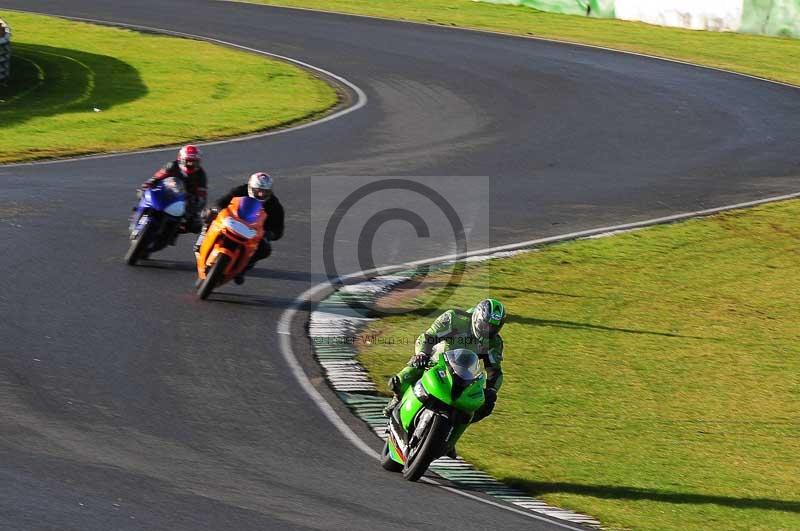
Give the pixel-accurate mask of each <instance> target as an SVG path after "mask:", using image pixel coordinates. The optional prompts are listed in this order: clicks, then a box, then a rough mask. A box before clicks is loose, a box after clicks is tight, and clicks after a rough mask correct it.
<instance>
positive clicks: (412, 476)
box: [403, 415, 450, 481]
mask: <svg viewBox="0 0 800 531" xmlns="http://www.w3.org/2000/svg"><path fill="white" fill-rule="evenodd" d="M449 431H450V422H449V421H448V420H447V419H446V418H445V417H443V416H441V415H435V416H434V417H433V420H432V421H431V424H430V427H429V428H428V432H427V433H426V434H425V437H424V438H423V440H422V446H421V447H420V449H419V450H418V451H416V452H413V451H411V450H409V452H408V453H409V454H410V455H409V457H408V460H407V461H406V464H405V466H404V467H403V478H404V479H407V480H408V481H417V480H418V479H419V478H421V477H422V475H423V474H425V471H426V470H428V467H429V466H430V464H431V463H432V462H433V461H434V460H435V459H438V458H439V457H442V456H443V455H444V452H445V450H446V443H447V433H448V432H449Z"/></svg>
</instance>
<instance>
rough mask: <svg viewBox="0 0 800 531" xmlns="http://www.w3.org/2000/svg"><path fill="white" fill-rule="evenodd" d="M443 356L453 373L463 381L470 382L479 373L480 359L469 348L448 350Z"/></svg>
mask: <svg viewBox="0 0 800 531" xmlns="http://www.w3.org/2000/svg"><path fill="white" fill-rule="evenodd" d="M444 356H445V359H446V360H447V363H448V364H449V365H450V368H451V369H452V370H453V373H454V374H455V375H456V376H458V377H459V378H461V380H463V381H464V382H471V381H473V380H475V379H477V378H478V377H479V376H480V375H481V365H480V360H479V359H478V355H477V354H475V353H474V352H472V351H471V350H467V349H465V348H460V349H456V350H449V351H447V352H445V353H444Z"/></svg>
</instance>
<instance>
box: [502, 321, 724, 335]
mask: <svg viewBox="0 0 800 531" xmlns="http://www.w3.org/2000/svg"><path fill="white" fill-rule="evenodd" d="M507 322H508V323H517V324H524V325H528V326H552V327H557V328H567V329H572V330H595V331H599V332H620V333H624V334H642V335H650V336H661V337H679V338H682V339H706V340H708V339H712V340H713V339H714V338H713V337H701V336H685V335H682V334H675V333H672V332H658V331H656V330H639V329H636V328H619V327H614V326H603V325H596V324H591V323H580V322H577V321H562V320H559V319H539V318H536V317H521V316H519V315H509V316H508V321H507Z"/></svg>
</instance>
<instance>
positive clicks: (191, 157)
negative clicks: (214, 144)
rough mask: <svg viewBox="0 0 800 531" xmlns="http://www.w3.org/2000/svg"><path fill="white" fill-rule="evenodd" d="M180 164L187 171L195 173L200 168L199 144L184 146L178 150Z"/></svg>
mask: <svg viewBox="0 0 800 531" xmlns="http://www.w3.org/2000/svg"><path fill="white" fill-rule="evenodd" d="M178 165H179V166H180V167H181V169H182V170H183V171H184V172H186V173H194V172H196V171H197V170H199V169H200V150H199V149H198V148H197V146H193V145H188V146H183V147H182V148H181V150H180V151H179V152H178Z"/></svg>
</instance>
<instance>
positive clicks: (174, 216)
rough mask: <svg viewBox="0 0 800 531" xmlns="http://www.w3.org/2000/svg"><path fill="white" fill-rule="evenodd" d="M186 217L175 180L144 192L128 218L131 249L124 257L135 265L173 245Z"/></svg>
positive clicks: (180, 188)
mask: <svg viewBox="0 0 800 531" xmlns="http://www.w3.org/2000/svg"><path fill="white" fill-rule="evenodd" d="M184 214H186V189H185V188H184V186H183V183H182V182H181V181H180V180H179V179H177V178H175V177H167V178H166V179H162V180H160V181H158V182H157V183H156V184H155V185H153V186H152V187H150V188H148V189H146V190H144V191H143V192H142V194H141V197H140V198H139V204H138V205H137V206H136V209H135V211H134V214H133V217H132V218H131V226H130V231H131V246H130V247H129V248H128V252H127V254H126V255H125V262H126V263H127V264H128V265H136V262H137V261H138V260H143V259H146V258H148V257H149V256H150V253H154V252H156V251H160V250H161V249H163V248H164V247H166V246H167V245H170V244H174V243H175V239H176V238H177V237H178V232H179V230H180V227H181V225H182V224H183V223H184Z"/></svg>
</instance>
